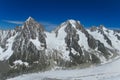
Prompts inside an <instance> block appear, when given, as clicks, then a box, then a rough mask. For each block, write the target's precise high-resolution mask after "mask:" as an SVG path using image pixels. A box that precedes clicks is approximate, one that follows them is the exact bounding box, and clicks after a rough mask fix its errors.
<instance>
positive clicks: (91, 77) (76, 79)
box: [7, 58, 120, 80]
mask: <svg viewBox="0 0 120 80" xmlns="http://www.w3.org/2000/svg"><path fill="white" fill-rule="evenodd" d="M57 79H60V80H120V59H119V58H118V59H116V60H114V61H112V62H110V63H107V64H103V65H99V66H91V67H90V68H86V69H75V70H53V71H46V72H39V73H33V74H26V75H21V76H18V77H15V78H11V79H7V80H57Z"/></svg>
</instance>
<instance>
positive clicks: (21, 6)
mask: <svg viewBox="0 0 120 80" xmlns="http://www.w3.org/2000/svg"><path fill="white" fill-rule="evenodd" d="M29 16H31V17H33V18H34V19H36V20H37V21H38V22H41V23H42V24H44V25H45V26H46V29H47V30H51V29H53V28H54V27H55V26H57V25H59V24H60V23H61V22H64V21H66V20H68V19H75V20H79V21H80V22H81V23H82V24H84V26H85V27H90V26H93V25H95V26H98V25H100V24H102V25H105V26H106V27H108V28H120V0H0V27H1V28H2V29H7V28H9V29H11V28H14V26H16V25H20V24H21V23H22V22H24V21H25V20H26V19H27V18H28V17H29Z"/></svg>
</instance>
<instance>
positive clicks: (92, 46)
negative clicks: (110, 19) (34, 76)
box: [0, 17, 120, 70]
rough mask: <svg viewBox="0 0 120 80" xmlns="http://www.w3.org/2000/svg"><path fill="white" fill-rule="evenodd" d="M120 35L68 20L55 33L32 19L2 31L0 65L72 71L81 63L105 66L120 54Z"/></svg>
mask: <svg viewBox="0 0 120 80" xmlns="http://www.w3.org/2000/svg"><path fill="white" fill-rule="evenodd" d="M119 45H120V32H119V31H115V30H109V29H107V28H105V27H104V26H102V25H100V26H99V27H91V28H90V29H86V28H84V26H83V25H82V24H81V23H80V22H79V21H75V20H67V21H65V22H63V23H62V24H60V26H58V27H57V28H56V29H55V30H53V31H52V32H47V31H45V30H44V27H43V26H42V25H41V24H39V23H38V22H37V21H35V20H34V19H33V18H31V17H29V18H28V19H27V20H26V21H25V23H24V24H23V26H21V27H16V28H15V29H14V30H7V31H4V30H0V61H7V62H8V64H9V65H10V67H11V68H18V69H20V70H21V69H23V67H18V65H19V66H23V65H24V67H25V68H27V69H28V68H29V69H31V68H32V69H38V68H39V69H40V70H42V69H43V68H47V67H48V66H51V67H53V66H60V67H70V66H73V65H78V64H82V63H90V64H92V63H104V62H106V61H108V60H110V59H112V58H115V57H116V56H118V55H119V53H120V48H119Z"/></svg>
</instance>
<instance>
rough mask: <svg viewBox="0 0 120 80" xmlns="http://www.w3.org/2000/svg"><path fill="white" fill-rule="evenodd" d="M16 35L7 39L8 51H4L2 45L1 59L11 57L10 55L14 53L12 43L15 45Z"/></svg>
mask: <svg viewBox="0 0 120 80" xmlns="http://www.w3.org/2000/svg"><path fill="white" fill-rule="evenodd" d="M16 35H17V34H16ZM16 35H15V36H16ZM15 36H12V37H10V38H9V39H8V40H7V44H6V46H7V50H6V51H4V49H2V48H1V47H0V61H3V60H7V59H9V57H10V56H11V55H12V54H13V50H12V45H13V42H14V38H15Z"/></svg>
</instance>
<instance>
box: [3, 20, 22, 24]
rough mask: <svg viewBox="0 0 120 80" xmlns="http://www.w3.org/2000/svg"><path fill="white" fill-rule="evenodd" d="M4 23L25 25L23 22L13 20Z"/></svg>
mask: <svg viewBox="0 0 120 80" xmlns="http://www.w3.org/2000/svg"><path fill="white" fill-rule="evenodd" d="M3 21H4V22H7V23H11V24H23V23H24V22H23V21H12V20H3Z"/></svg>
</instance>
